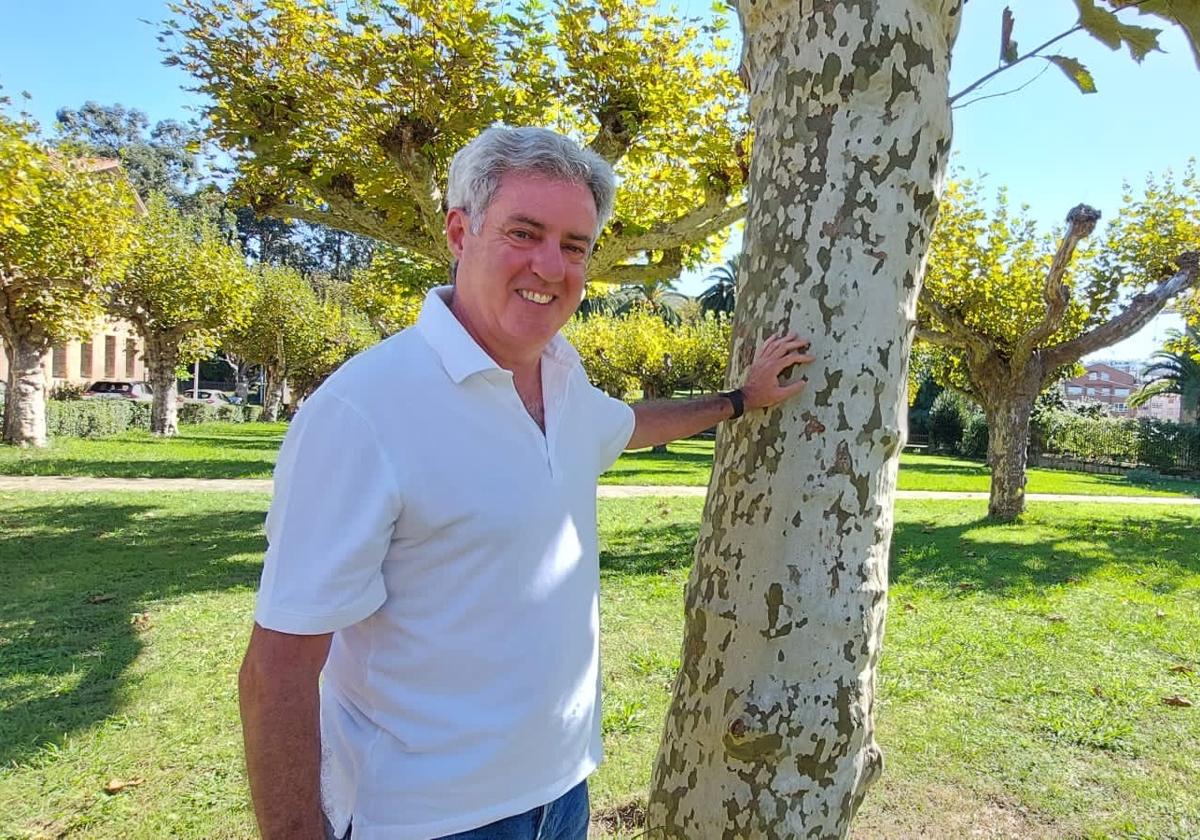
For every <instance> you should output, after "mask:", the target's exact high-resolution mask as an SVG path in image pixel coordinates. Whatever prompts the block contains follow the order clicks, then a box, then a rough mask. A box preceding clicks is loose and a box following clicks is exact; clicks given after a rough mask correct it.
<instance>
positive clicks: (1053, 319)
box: [1012, 204, 1100, 370]
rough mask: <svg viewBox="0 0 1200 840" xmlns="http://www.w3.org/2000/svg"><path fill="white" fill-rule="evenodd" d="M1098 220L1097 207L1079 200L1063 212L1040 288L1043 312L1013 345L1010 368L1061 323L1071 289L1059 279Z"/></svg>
mask: <svg viewBox="0 0 1200 840" xmlns="http://www.w3.org/2000/svg"><path fill="white" fill-rule="evenodd" d="M1098 221H1100V211H1099V210H1096V209H1095V208H1093V207H1089V206H1088V205H1086V204H1079V205H1076V206H1075V207H1073V208H1071V212H1069V213H1067V233H1066V235H1065V236H1064V237H1063V239H1062V242H1060V243H1059V244H1058V251H1057V252H1056V253H1055V254H1054V260H1053V261H1052V262H1051V263H1050V270H1049V271H1047V272H1046V285H1045V287H1044V288H1043V289H1042V299H1043V300H1044V301H1045V302H1046V312H1045V314H1043V315H1042V320H1041V323H1039V324H1038V325H1037V326H1035V327H1034V328H1033V329H1031V330H1030V331H1029V332H1027V333H1025V334H1024V335H1022V336H1021V337H1020V338H1018V339H1017V343H1016V346H1015V347H1013V353H1012V367H1013V370H1021V369H1022V368H1024V367H1025V363H1026V362H1028V361H1029V357H1030V356H1031V355H1033V351H1034V350H1035V349H1037V347H1038V345H1039V344H1041V343H1042V342H1043V341H1045V340H1046V339H1048V338H1049V337H1050V336H1052V335H1054V333H1056V332H1057V331H1058V328H1059V327H1061V326H1062V321H1063V316H1064V315H1066V314H1067V305H1068V304H1070V302H1071V290H1070V289H1069V288H1067V284H1066V283H1064V282H1063V277H1064V276H1065V275H1066V273H1067V267H1068V266H1070V264H1071V258H1072V257H1073V256H1075V248H1076V247H1077V246H1078V245H1079V240H1081V239H1083V238H1084V237H1085V236H1090V235H1091V233H1092V231H1093V230H1095V229H1096V222H1098Z"/></svg>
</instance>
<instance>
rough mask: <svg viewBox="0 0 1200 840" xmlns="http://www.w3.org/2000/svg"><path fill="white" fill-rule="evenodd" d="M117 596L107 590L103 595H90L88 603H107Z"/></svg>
mask: <svg viewBox="0 0 1200 840" xmlns="http://www.w3.org/2000/svg"><path fill="white" fill-rule="evenodd" d="M116 597H117V596H116V595H114V594H113V593H111V592H106V593H105V594H103V595H89V596H88V603H89V604H104V603H107V602H109V601H111V600H113V599H114V598H116Z"/></svg>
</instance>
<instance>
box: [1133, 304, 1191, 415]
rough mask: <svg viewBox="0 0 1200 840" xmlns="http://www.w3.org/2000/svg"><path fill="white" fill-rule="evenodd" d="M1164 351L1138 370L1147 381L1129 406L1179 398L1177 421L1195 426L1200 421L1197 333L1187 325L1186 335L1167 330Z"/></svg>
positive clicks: (1159, 352) (1156, 354) (1160, 351)
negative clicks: (1153, 399)
mask: <svg viewBox="0 0 1200 840" xmlns="http://www.w3.org/2000/svg"><path fill="white" fill-rule="evenodd" d="M1169 335H1170V340H1169V341H1168V342H1167V347H1166V349H1163V350H1159V351H1158V352H1157V353H1155V354H1154V355H1153V356H1151V357H1150V358H1151V359H1154V360H1155V361H1154V364H1151V365H1149V366H1148V367H1147V368H1146V369H1145V370H1143V371H1142V375H1143V376H1147V377H1150V382H1149V383H1148V384H1147V385H1146V386H1145V387H1144V388H1142V390H1140V391H1138V392H1137V393H1136V394H1134V395H1133V397H1132V398H1130V400H1129V405H1130V406H1132V407H1134V408H1137V407H1138V406H1141V405H1145V404H1146V403H1147V402H1149V401H1150V398H1151V397H1155V396H1158V395H1159V394H1178V395H1179V422H1181V423H1195V422H1197V419H1198V418H1200V333H1198V332H1197V331H1196V329H1195V328H1194V327H1191V326H1189V327H1188V328H1187V331H1186V333H1181V332H1179V330H1171V332H1170V333H1169Z"/></svg>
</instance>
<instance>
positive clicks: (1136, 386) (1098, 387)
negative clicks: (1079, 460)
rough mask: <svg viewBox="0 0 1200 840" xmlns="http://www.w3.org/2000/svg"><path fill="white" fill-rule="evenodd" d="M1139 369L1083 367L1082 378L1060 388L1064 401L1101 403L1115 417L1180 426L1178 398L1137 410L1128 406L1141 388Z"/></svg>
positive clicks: (1168, 397)
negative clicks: (1147, 419) (1131, 398)
mask: <svg viewBox="0 0 1200 840" xmlns="http://www.w3.org/2000/svg"><path fill="white" fill-rule="evenodd" d="M1117 365H1120V366H1121V367H1118V366H1117ZM1142 366H1143V365H1142V363H1139V362H1118V363H1116V364H1109V363H1107V362H1093V363H1092V364H1089V365H1087V366H1086V371H1085V373H1084V374H1083V376H1077V377H1075V378H1074V379H1068V380H1067V381H1066V382H1064V383H1063V384H1062V388H1063V399H1065V400H1066V401H1067V402H1083V401H1089V402H1098V403H1101V404H1102V405H1104V406H1105V407H1106V408H1107V409H1108V412H1109V413H1110V414H1112V415H1113V416H1114V417H1153V418H1157V419H1159V420H1173V421H1175V422H1179V397H1178V396H1177V395H1176V394H1162V395H1160V396H1157V397H1153V398H1152V399H1151V400H1150V401H1149V402H1148V403H1146V405H1144V406H1141V407H1139V408H1136V409H1135V408H1131V407H1130V406H1129V398H1130V397H1131V396H1133V395H1134V394H1136V393H1137V392H1138V391H1140V390H1141V388H1142V384H1143V383H1142V381H1141V380H1140V372H1141V368H1142ZM1121 368H1125V369H1124V370H1122V369H1121ZM1131 371H1133V372H1131Z"/></svg>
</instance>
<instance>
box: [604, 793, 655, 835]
mask: <svg viewBox="0 0 1200 840" xmlns="http://www.w3.org/2000/svg"><path fill="white" fill-rule="evenodd" d="M645 827H646V808H645V805H643V803H641V802H637V801H634V802H626V803H623V804H621V805H616V806H614V807H612V808H599V809H597V810H594V811H592V833H593V835H599V836H601V837H609V836H619V837H631V836H634V835H636V834H637V833H639V832H641V831H644V830H645Z"/></svg>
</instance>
